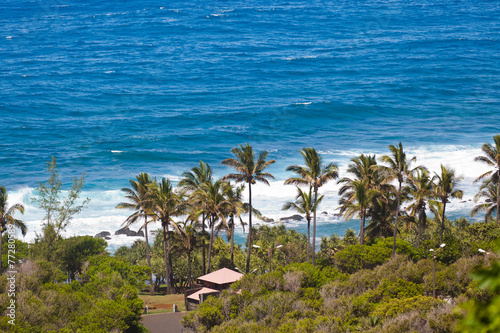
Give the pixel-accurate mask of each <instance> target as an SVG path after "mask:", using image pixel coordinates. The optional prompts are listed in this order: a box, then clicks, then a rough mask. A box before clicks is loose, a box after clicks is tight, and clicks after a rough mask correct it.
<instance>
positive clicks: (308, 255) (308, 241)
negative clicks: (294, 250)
mask: <svg viewBox="0 0 500 333" xmlns="http://www.w3.org/2000/svg"><path fill="white" fill-rule="evenodd" d="M310 229H311V218H310V217H309V218H308V219H307V244H306V252H307V262H310V258H311V257H310V252H311V243H310V240H311V233H310Z"/></svg>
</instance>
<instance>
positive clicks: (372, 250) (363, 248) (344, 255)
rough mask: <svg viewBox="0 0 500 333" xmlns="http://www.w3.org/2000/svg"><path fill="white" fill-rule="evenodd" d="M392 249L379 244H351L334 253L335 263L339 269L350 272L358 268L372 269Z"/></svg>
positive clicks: (383, 259) (383, 260)
mask: <svg viewBox="0 0 500 333" xmlns="http://www.w3.org/2000/svg"><path fill="white" fill-rule="evenodd" d="M391 255H392V250H391V249H389V248H388V247H385V246H381V245H372V246H369V245H351V246H348V247H346V248H345V249H343V250H342V251H339V252H337V253H335V257H334V260H335V263H336V265H337V267H339V269H340V271H342V272H345V273H349V274H352V273H354V272H356V271H358V270H360V269H373V268H374V267H376V266H378V265H380V264H382V263H384V262H385V261H386V260H387V259H389V258H390V257H391Z"/></svg>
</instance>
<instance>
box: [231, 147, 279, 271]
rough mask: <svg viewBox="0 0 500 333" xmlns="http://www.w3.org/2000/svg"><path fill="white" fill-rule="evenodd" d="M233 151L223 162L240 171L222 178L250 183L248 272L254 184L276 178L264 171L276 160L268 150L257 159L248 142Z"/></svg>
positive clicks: (247, 266) (248, 268)
mask: <svg viewBox="0 0 500 333" xmlns="http://www.w3.org/2000/svg"><path fill="white" fill-rule="evenodd" d="M231 153H233V154H234V156H235V158H227V159H225V160H223V161H222V164H223V165H226V166H229V167H231V168H233V169H235V170H236V171H237V172H238V173H230V174H228V175H226V176H224V177H222V180H234V181H236V182H237V183H242V182H245V183H248V205H249V214H248V238H247V265H246V272H247V273H248V272H249V271H250V253H251V249H252V213H253V207H252V185H253V184H255V183H256V182H257V181H259V182H262V183H264V184H266V185H269V181H268V179H274V176H273V175H272V174H270V173H266V172H263V171H264V169H265V168H267V167H268V166H270V165H271V164H273V163H274V162H276V161H275V160H269V161H266V158H267V155H268V152H267V151H263V152H261V153H260V154H259V157H258V158H257V159H255V153H254V151H253V148H252V146H250V145H249V144H248V143H246V144H245V146H243V145H240V146H239V148H238V147H236V148H233V149H231Z"/></svg>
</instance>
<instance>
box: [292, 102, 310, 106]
mask: <svg viewBox="0 0 500 333" xmlns="http://www.w3.org/2000/svg"><path fill="white" fill-rule="evenodd" d="M311 103H312V102H304V103H295V105H310V104H311Z"/></svg>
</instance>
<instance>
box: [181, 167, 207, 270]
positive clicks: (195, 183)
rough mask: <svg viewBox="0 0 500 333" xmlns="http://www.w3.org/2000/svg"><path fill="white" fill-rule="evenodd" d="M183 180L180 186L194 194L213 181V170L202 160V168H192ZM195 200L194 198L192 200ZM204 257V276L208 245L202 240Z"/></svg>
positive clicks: (202, 219) (203, 218)
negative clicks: (206, 183) (203, 185)
mask: <svg viewBox="0 0 500 333" xmlns="http://www.w3.org/2000/svg"><path fill="white" fill-rule="evenodd" d="M182 177H183V178H182V179H181V180H180V181H179V184H178V186H179V187H182V188H184V189H185V190H186V191H187V192H188V193H191V194H192V193H193V192H194V191H196V190H197V189H199V188H200V186H201V184H203V183H205V182H208V181H211V180H212V169H211V168H210V165H208V164H206V163H205V162H203V161H201V160H200V166H199V167H198V166H196V167H193V168H191V171H186V172H184V173H183V174H182ZM191 199H193V197H192V198H191ZM192 204H194V205H196V204H199V203H195V202H192ZM205 219H206V217H205V214H202V217H201V229H202V231H203V232H205ZM201 248H202V257H203V267H202V271H203V274H205V273H206V272H207V270H206V258H207V254H206V244H205V239H202V246H201Z"/></svg>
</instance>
